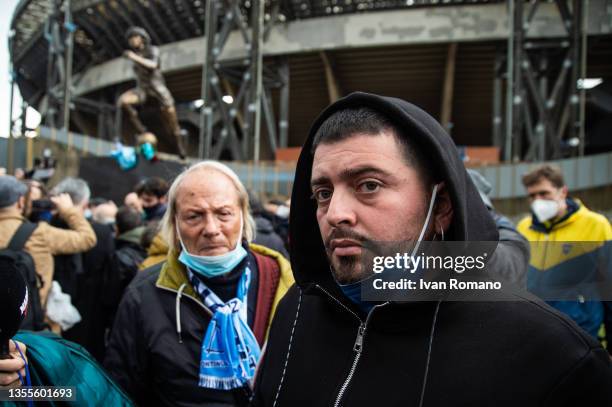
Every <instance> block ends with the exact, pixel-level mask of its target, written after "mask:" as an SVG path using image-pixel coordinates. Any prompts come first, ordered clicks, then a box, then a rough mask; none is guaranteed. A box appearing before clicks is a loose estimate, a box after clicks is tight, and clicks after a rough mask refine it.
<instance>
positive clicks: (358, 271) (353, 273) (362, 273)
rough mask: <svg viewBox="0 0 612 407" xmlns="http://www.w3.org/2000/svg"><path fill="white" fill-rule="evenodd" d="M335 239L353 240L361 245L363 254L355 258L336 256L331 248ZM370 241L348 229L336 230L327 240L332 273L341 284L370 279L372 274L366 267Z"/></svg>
mask: <svg viewBox="0 0 612 407" xmlns="http://www.w3.org/2000/svg"><path fill="white" fill-rule="evenodd" d="M333 239H351V240H354V241H356V242H359V243H360V244H361V254H360V255H354V256H334V255H333V251H332V250H331V248H330V243H331V241H332V240H333ZM369 242H370V241H369V239H367V238H366V237H365V236H362V235H360V234H358V233H355V232H353V231H352V230H350V229H347V228H343V227H340V228H336V229H334V230H333V231H332V233H331V234H330V235H329V236H328V237H327V239H325V252H326V254H327V259H328V260H329V263H330V264H331V271H332V273H333V275H334V278H335V279H336V281H337V282H338V283H340V284H350V283H354V282H357V281H360V280H363V279H365V278H366V277H368V276H369V275H370V274H371V272H368V270H367V269H366V268H365V267H364V257H365V256H367V254H366V252H367V247H368V246H370V244H369Z"/></svg>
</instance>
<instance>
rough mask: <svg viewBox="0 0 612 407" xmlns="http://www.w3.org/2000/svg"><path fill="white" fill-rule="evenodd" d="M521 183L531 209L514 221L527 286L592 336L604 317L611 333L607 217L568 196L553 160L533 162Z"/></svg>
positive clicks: (610, 232)
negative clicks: (524, 248)
mask: <svg viewBox="0 0 612 407" xmlns="http://www.w3.org/2000/svg"><path fill="white" fill-rule="evenodd" d="M523 184H524V186H525V188H526V190H527V194H528V197H529V202H530V206H531V212H532V214H531V216H528V217H526V218H524V219H523V220H522V221H521V222H520V223H519V224H518V230H519V232H520V233H521V234H523V236H525V238H526V239H527V240H529V241H530V242H531V259H530V264H529V272H528V275H527V288H528V289H529V290H530V291H531V292H533V293H534V294H536V295H538V296H540V297H542V298H543V299H545V300H547V302H548V304H549V305H551V306H553V307H554V308H556V309H558V310H559V311H561V312H563V313H565V314H567V315H568V316H570V317H571V318H572V319H573V320H574V321H575V322H576V323H577V324H578V325H579V326H580V327H582V328H583V329H584V330H585V331H587V332H588V333H590V334H591V335H593V336H594V337H597V335H598V332H599V330H600V327H601V325H602V323H604V322H605V325H606V327H607V328H608V329H607V331H608V332H609V333H612V324H611V322H612V316H611V315H610V311H611V308H610V304H609V303H608V302H606V301H605V300H608V299H612V292H608V291H609V290H607V289H606V284H607V285H608V286H609V285H610V274H611V273H612V264H611V263H610V261H611V256H610V253H611V247H612V228H611V227H610V222H608V220H607V219H606V218H605V217H604V216H602V215H600V214H597V213H595V212H593V211H591V210H589V209H588V208H587V207H586V206H584V204H583V203H582V202H580V201H579V200H578V199H574V198H571V197H569V196H568V188H567V186H566V185H565V181H564V179H563V173H562V172H561V169H560V168H559V167H557V166H554V165H550V164H544V165H541V166H538V167H536V168H535V169H533V170H532V171H530V172H529V173H527V174H525V175H524V176H523Z"/></svg>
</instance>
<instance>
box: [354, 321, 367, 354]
mask: <svg viewBox="0 0 612 407" xmlns="http://www.w3.org/2000/svg"><path fill="white" fill-rule="evenodd" d="M364 334H365V324H363V323H362V324H361V325H359V330H357V339H355V346H353V350H354V351H355V352H357V353H361V348H362V347H363V336H364Z"/></svg>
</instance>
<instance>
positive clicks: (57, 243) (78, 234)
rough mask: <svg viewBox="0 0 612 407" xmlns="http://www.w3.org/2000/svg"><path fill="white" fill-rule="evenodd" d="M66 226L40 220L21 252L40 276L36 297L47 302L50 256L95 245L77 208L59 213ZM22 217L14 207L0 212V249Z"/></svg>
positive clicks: (75, 251)
mask: <svg viewBox="0 0 612 407" xmlns="http://www.w3.org/2000/svg"><path fill="white" fill-rule="evenodd" d="M59 216H60V217H61V218H62V219H63V220H64V221H65V222H66V224H67V225H68V229H60V228H56V227H53V226H50V225H49V224H47V223H45V222H41V223H39V224H38V226H37V227H36V230H34V233H32V236H30V239H28V241H27V242H26V244H25V251H26V252H28V253H30V255H31V256H32V260H34V266H35V268H36V273H37V274H38V275H40V277H41V278H42V283H43V284H42V287H41V288H40V299H41V302H42V304H43V305H44V304H46V303H47V294H48V293H49V290H50V289H51V282H52V281H53V274H54V264H53V256H55V255H60V254H71V253H79V252H82V251H85V250H88V249H91V248H92V247H93V246H94V245H95V244H96V235H95V233H94V231H93V229H92V228H91V226H90V224H89V222H87V220H86V219H85V217H83V215H82V214H81V213H80V212H79V210H78V209H77V208H70V209H67V210H65V211H62V212H60V213H59ZM24 221H26V219H25V218H24V217H23V216H22V215H21V214H20V213H19V211H17V210H14V211H13V210H8V209H7V210H2V211H0V232H1V233H0V248H5V247H6V246H8V244H9V242H10V240H11V238H12V237H13V235H14V234H15V232H16V231H17V228H19V226H20V225H21V223H23V222H24Z"/></svg>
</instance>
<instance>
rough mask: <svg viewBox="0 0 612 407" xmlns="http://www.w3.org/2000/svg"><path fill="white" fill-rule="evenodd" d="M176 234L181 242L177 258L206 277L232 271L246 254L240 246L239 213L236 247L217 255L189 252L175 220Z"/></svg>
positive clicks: (241, 223)
mask: <svg viewBox="0 0 612 407" xmlns="http://www.w3.org/2000/svg"><path fill="white" fill-rule="evenodd" d="M176 225H177V226H176V234H177V236H178V238H179V241H180V242H181V249H182V250H181V254H180V255H179V257H178V260H179V261H180V262H181V263H183V264H184V265H185V266H186V267H189V269H190V270H191V271H193V272H196V273H198V274H200V275H201V276H203V277H206V278H212V277H218V276H222V275H223V274H227V273H229V272H230V271H232V270H233V269H234V268H235V267H236V266H237V265H238V264H240V262H241V261H242V260H244V258H245V257H246V256H247V251H246V249H245V248H244V247H243V246H242V228H243V220H242V214H240V234H239V235H238V240H237V241H236V247H234V249H233V250H230V251H229V252H227V253H223V254H220V255H218V256H198V255H195V254H191V253H189V252H188V251H187V248H186V247H185V245H184V244H183V239H181V234H180V232H179V230H178V221H177V222H176Z"/></svg>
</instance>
